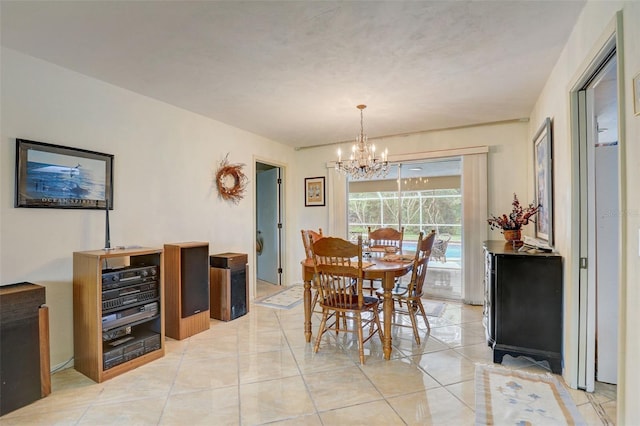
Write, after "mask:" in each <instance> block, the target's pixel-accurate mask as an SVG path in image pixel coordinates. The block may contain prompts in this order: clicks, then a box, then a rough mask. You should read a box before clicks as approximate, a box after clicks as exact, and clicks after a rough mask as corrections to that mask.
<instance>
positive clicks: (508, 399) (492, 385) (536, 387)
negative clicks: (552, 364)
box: [475, 365, 586, 426]
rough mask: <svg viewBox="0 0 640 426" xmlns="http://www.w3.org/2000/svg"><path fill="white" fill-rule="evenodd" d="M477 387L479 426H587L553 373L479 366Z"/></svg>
mask: <svg viewBox="0 0 640 426" xmlns="http://www.w3.org/2000/svg"><path fill="white" fill-rule="evenodd" d="M475 385H476V425H516V426H529V425H545V426H546V425H586V423H585V422H584V420H583V419H582V417H581V416H580V413H579V412H578V408H577V407H576V405H575V404H574V402H573V400H572V399H571V396H570V395H569V392H567V390H566V389H565V388H564V387H562V385H561V384H560V382H558V380H557V379H556V378H555V377H553V376H552V375H551V374H550V373H549V374H533V373H528V372H525V371H517V370H511V369H508V368H506V367H494V366H486V365H477V366H476V381H475Z"/></svg>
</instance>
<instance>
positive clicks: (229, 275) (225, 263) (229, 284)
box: [209, 253, 249, 321]
mask: <svg viewBox="0 0 640 426" xmlns="http://www.w3.org/2000/svg"><path fill="white" fill-rule="evenodd" d="M209 264H210V265H211V268H210V269H209V270H210V286H211V291H210V297H211V303H210V315H211V318H215V319H219V320H222V321H230V320H233V319H236V318H238V317H241V316H243V315H245V314H246V313H247V312H249V300H248V296H249V294H248V285H249V284H248V282H247V267H248V266H247V255H246V254H243V253H220V254H214V255H211V256H210V257H209Z"/></svg>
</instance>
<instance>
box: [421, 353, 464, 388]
mask: <svg viewBox="0 0 640 426" xmlns="http://www.w3.org/2000/svg"><path fill="white" fill-rule="evenodd" d="M412 360H413V361H414V362H416V363H417V364H418V365H420V367H421V368H422V369H423V370H424V371H426V372H427V374H429V375H430V376H431V377H433V378H434V379H436V380H437V381H438V382H439V383H440V384H442V385H450V384H453V383H458V382H464V381H467V380H471V379H473V378H474V374H475V364H474V363H473V362H471V361H469V360H468V359H467V358H465V357H463V356H462V355H460V354H459V353H457V352H456V351H454V350H451V349H450V350H446V351H441V352H433V353H428V354H424V355H419V356H414V357H412Z"/></svg>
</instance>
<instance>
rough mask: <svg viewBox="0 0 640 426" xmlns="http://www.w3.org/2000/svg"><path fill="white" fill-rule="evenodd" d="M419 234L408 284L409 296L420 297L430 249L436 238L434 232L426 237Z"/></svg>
mask: <svg viewBox="0 0 640 426" xmlns="http://www.w3.org/2000/svg"><path fill="white" fill-rule="evenodd" d="M423 236H424V233H423V232H420V235H419V236H418V244H417V245H416V255H415V257H414V259H413V270H412V271H411V281H410V282H409V285H408V286H407V288H408V290H409V291H408V294H409V296H422V287H423V285H424V279H425V277H426V276H427V266H428V265H429V256H431V248H432V247H433V242H434V241H435V238H436V231H435V230H431V232H429V234H427V236H426V237H423Z"/></svg>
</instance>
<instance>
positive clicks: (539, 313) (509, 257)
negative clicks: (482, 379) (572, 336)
mask: <svg viewBox="0 0 640 426" xmlns="http://www.w3.org/2000/svg"><path fill="white" fill-rule="evenodd" d="M484 253H485V262H486V263H485V280H484V283H485V303H484V324H485V329H486V334H487V343H488V345H489V346H491V347H492V348H493V362H496V363H501V362H502V359H503V357H504V355H511V356H514V357H517V356H521V355H524V356H528V357H530V358H533V359H535V360H538V361H548V362H549V366H550V368H551V371H552V372H554V373H557V374H560V373H561V372H562V257H561V256H559V255H557V254H554V253H529V252H527V251H518V250H517V249H514V248H513V247H512V246H511V244H505V242H504V241H486V242H485V244H484Z"/></svg>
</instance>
